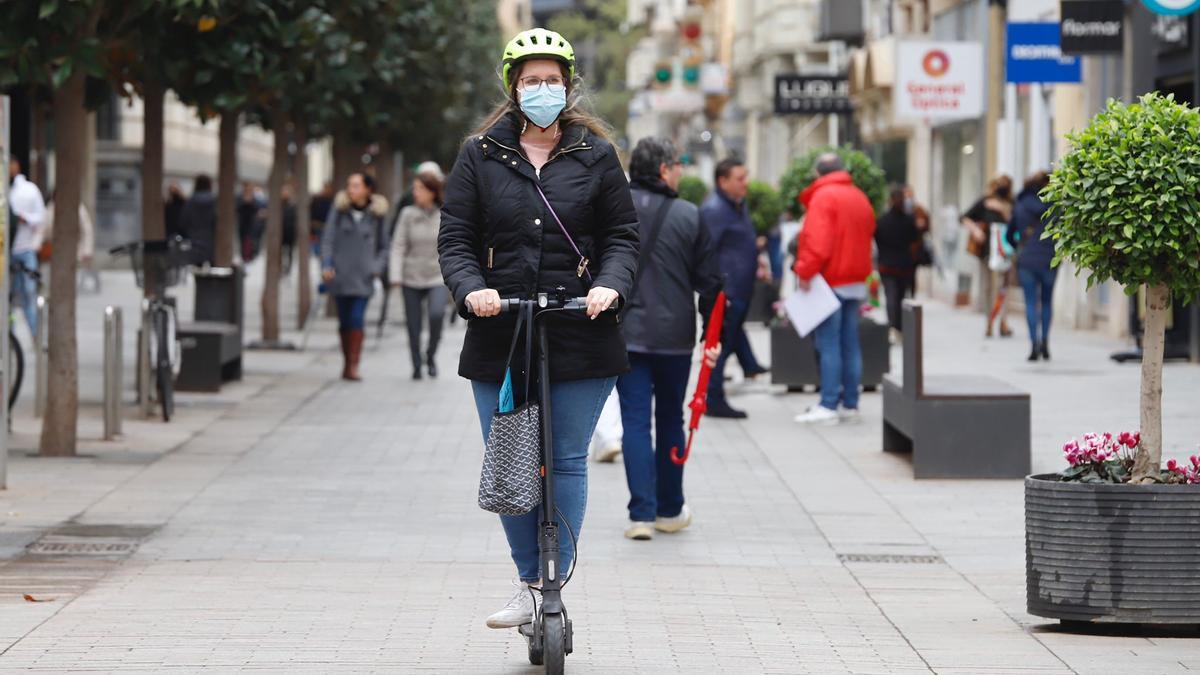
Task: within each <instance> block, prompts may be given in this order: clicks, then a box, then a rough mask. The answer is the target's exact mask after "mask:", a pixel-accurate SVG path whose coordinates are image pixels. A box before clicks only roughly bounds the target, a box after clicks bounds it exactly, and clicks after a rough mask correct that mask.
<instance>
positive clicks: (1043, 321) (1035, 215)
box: [1007, 171, 1058, 361]
mask: <svg viewBox="0 0 1200 675" xmlns="http://www.w3.org/2000/svg"><path fill="white" fill-rule="evenodd" d="M1049 183H1050V175H1049V174H1048V173H1046V172H1045V171H1039V172H1037V173H1035V174H1033V175H1032V176H1030V177H1029V180H1027V181H1025V185H1024V186H1023V187H1022V188H1021V194H1020V195H1019V196H1018V197H1017V205H1016V207H1014V208H1013V217H1012V222H1010V223H1009V225H1008V233H1007V237H1008V241H1009V243H1010V244H1012V245H1013V246H1015V247H1017V278H1018V279H1019V280H1020V282H1021V290H1022V292H1023V293H1024V295H1025V320H1026V321H1027V322H1028V323H1029V343H1030V350H1029V360H1030V361H1037V360H1038V358H1043V359H1045V360H1047V361H1049V360H1050V346H1049V345H1050V322H1051V320H1052V319H1053V318H1054V281H1055V279H1056V278H1057V277H1058V270H1057V269H1056V268H1055V267H1054V266H1053V265H1052V263H1053V261H1054V240H1053V239H1042V233H1043V232H1045V230H1046V210H1047V209H1049V206H1048V205H1047V204H1046V203H1045V202H1043V201H1042V198H1041V191H1042V189H1043V188H1045V187H1046V186H1047V185H1049Z"/></svg>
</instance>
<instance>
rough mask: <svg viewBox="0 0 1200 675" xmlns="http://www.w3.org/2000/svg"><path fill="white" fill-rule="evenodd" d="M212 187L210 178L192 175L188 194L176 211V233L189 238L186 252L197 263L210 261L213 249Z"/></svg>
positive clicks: (214, 199) (214, 214)
mask: <svg viewBox="0 0 1200 675" xmlns="http://www.w3.org/2000/svg"><path fill="white" fill-rule="evenodd" d="M212 188H213V183H212V178H210V177H208V176H207V175H205V174H200V175H199V176H196V180H194V181H193V182H192V196H191V198H189V199H188V200H187V202H186V203H185V204H184V205H183V209H181V210H180V212H179V234H180V235H182V236H183V237H184V238H186V239H188V240H189V241H190V242H191V250H190V251H189V252H188V256H189V257H190V260H191V263H192V264H193V265H197V266H203V265H211V264H212V263H213V256H214V255H215V253H216V241H217V196H216V195H214V194H213V190H212Z"/></svg>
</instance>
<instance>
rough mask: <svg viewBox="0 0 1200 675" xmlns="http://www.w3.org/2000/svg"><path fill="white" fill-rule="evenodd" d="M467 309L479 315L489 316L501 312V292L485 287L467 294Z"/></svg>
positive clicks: (481, 316) (482, 316)
mask: <svg viewBox="0 0 1200 675" xmlns="http://www.w3.org/2000/svg"><path fill="white" fill-rule="evenodd" d="M466 302H467V309H469V310H470V311H471V313H472V314H474V315H475V316H477V317H480V318H487V317H490V316H497V315H498V314H500V293H498V292H497V291H495V290H493V289H491V288H485V289H483V290H482V291H474V292H471V293H468V294H467V299H466Z"/></svg>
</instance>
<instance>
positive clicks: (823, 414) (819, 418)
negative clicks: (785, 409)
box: [793, 405, 840, 426]
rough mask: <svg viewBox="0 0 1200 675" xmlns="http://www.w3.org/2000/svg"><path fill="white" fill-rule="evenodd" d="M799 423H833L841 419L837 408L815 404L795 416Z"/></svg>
mask: <svg viewBox="0 0 1200 675" xmlns="http://www.w3.org/2000/svg"><path fill="white" fill-rule="evenodd" d="M793 419H794V420H795V421H796V422H797V423H798V424H820V425H826V426H828V425H833V424H837V423H838V422H839V421H840V418H839V417H838V414H837V411H836V410H830V409H829V408H826V407H825V406H823V405H814V406H812V407H811V408H809V409H808V410H806V411H804V412H802V413H800V414H799V415H796V417H794V418H793Z"/></svg>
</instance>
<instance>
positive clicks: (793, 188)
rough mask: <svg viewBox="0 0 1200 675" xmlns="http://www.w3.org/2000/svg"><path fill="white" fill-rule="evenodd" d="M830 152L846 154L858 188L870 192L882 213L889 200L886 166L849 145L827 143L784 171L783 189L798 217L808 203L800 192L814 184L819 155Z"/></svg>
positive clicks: (795, 215) (789, 209) (784, 195)
mask: <svg viewBox="0 0 1200 675" xmlns="http://www.w3.org/2000/svg"><path fill="white" fill-rule="evenodd" d="M827 152H836V153H837V155H838V157H841V158H842V163H843V164H845V165H846V170H848V171H849V172H850V177H851V178H852V179H853V180H854V184H855V185H857V186H858V189H860V190H862V191H863V192H865V193H867V197H868V198H869V199H870V200H871V203H872V204H874V205H875V212H876V213H882V212H883V209H884V207H885V205H886V204H887V194H888V187H887V176H885V175H884V173H883V169H880V168H879V167H877V166H875V163H874V162H872V161H871V158H870V157H867V156H866V155H864V154H863V153H861V152H859V151H858V150H855V149H854V148H852V147H850V146H848V145H844V146H842V147H839V148H832V147H824V148H817V149H815V150H810V151H809V152H808V153H807V154H805V155H803V156H802V157H800V158H799V159H797V160H796V161H794V162H792V165H791V166H789V167H788V169H787V171H785V172H784V173H783V177H782V178H780V179H779V192H780V193H781V194H782V195H783V200H784V203H785V204H786V205H787V209H788V213H790V214H792V216H794V217H796V218H799V217H800V216H802V215H804V205H803V204H801V203H800V195H801V193H803V192H804V190H805V189H806V188H808V186H809V185H812V182H813V180H814V179H815V175H814V173H813V169H814V168H815V167H816V165H817V158H818V157H820V156H821V155H823V154H825V153H827Z"/></svg>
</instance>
